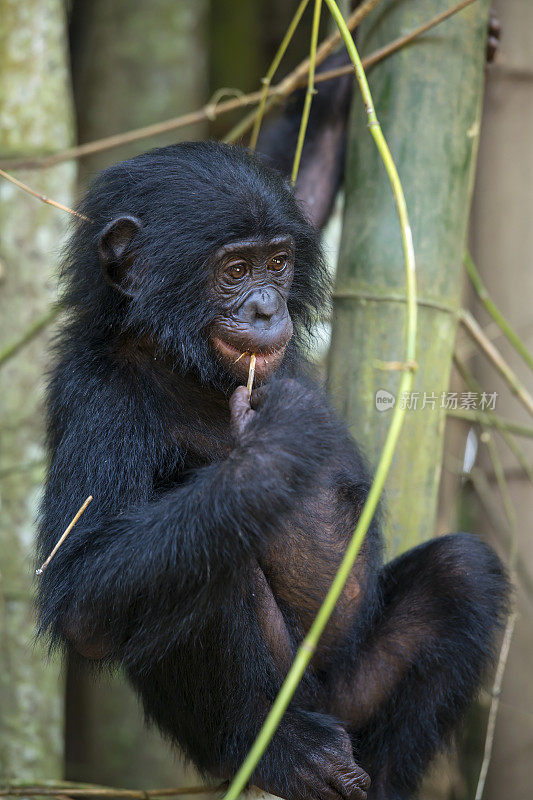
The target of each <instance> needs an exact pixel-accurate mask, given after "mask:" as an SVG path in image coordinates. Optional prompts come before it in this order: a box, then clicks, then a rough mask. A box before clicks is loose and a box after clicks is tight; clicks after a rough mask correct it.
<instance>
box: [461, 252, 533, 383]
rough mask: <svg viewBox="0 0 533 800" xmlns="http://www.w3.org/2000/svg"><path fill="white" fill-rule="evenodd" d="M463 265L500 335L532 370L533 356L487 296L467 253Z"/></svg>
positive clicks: (479, 276)
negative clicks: (503, 336) (501, 334)
mask: <svg viewBox="0 0 533 800" xmlns="http://www.w3.org/2000/svg"><path fill="white" fill-rule="evenodd" d="M464 265H465V269H466V272H467V274H468V277H469V278H470V281H471V283H472V286H473V287H474V289H475V290H476V292H477V295H478V297H479V299H480V300H481V302H482V303H483V305H484V306H485V308H486V309H487V311H488V312H489V314H490V316H491V317H492V319H493V320H494V322H495V323H496V325H497V326H498V327H499V329H500V330H501V331H502V333H503V334H504V335H505V336H506V337H507V339H508V340H509V342H510V343H511V344H512V345H513V347H514V349H515V350H516V351H517V353H519V354H520V355H521V356H522V358H523V359H524V361H525V362H526V364H527V365H528V367H529V368H530V369H533V355H532V354H531V353H530V352H529V350H528V348H527V347H526V345H525V343H524V342H523V341H522V339H521V338H520V336H519V335H518V334H517V332H516V331H515V330H514V328H513V327H512V326H511V324H510V323H509V322H508V321H507V320H506V318H505V317H504V315H503V314H502V312H501V311H500V309H499V308H498V306H497V305H496V303H495V302H494V301H493V300H492V298H491V296H490V295H489V293H488V291H487V288H486V286H485V284H484V283H483V281H482V279H481V275H480V274H479V272H478V271H477V269H476V265H475V263H474V259H473V258H472V256H471V255H470V253H469V252H468V251H467V252H466V253H465V256H464Z"/></svg>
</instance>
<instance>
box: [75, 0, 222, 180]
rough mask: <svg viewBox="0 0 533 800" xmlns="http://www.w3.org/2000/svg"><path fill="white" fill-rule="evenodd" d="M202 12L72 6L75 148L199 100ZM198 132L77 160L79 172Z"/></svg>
mask: <svg viewBox="0 0 533 800" xmlns="http://www.w3.org/2000/svg"><path fill="white" fill-rule="evenodd" d="M207 8H208V3H207V0H187V2H178V3H176V2H175V1H174V0H138V2H135V3H132V2H130V0H113V2H112V3H110V2H108V0H92V2H90V3H87V2H85V0H75V2H74V4H73V7H72V17H71V33H72V36H71V40H72V70H73V81H74V99H75V103H76V113H77V120H78V134H79V137H78V138H79V140H80V142H87V141H92V140H93V139H98V138H100V137H102V136H110V135H112V134H115V133H121V132H123V131H127V130H130V129H131V128H137V127H141V126H143V125H149V124H151V123H153V122H160V121H162V120H165V119H168V118H170V117H174V116H176V117H177V116H179V115H180V114H184V113H186V112H187V111H193V110H194V109H196V108H198V107H199V106H201V105H202V104H203V103H204V102H205V101H206V99H207V98H206V92H207V47H206V42H205V35H206V25H207ZM205 130H206V128H205V125H204V124H198V125H196V126H192V127H189V128H186V129H185V130H184V131H181V130H179V131H176V132H172V131H171V132H170V133H167V134H163V135H160V136H157V137H153V138H151V139H142V140H140V141H139V142H134V143H132V144H129V145H125V146H123V147H120V148H118V149H114V150H108V151H105V152H103V153H101V154H96V155H94V156H91V157H90V158H86V159H84V160H83V162H82V169H83V173H84V174H88V175H92V174H93V173H94V172H95V171H98V170H100V169H103V168H104V167H105V166H107V165H108V164H112V163H114V162H116V161H120V160H122V159H124V158H129V157H131V156H133V155H135V154H137V153H143V152H145V151H146V150H149V149H150V148H152V147H161V146H163V145H166V144H172V143H173V142H176V141H179V140H180V139H183V138H185V139H197V138H202V136H203V134H204V132H205Z"/></svg>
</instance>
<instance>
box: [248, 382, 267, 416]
mask: <svg viewBox="0 0 533 800" xmlns="http://www.w3.org/2000/svg"><path fill="white" fill-rule="evenodd" d="M267 397H268V388H267V387H266V386H258V387H257V388H256V389H254V390H253V392H252V396H251V398H250V405H251V407H252V408H253V409H254V411H257V410H258V409H259V408H261V406H262V405H263V403H264V402H265V400H266V399H267Z"/></svg>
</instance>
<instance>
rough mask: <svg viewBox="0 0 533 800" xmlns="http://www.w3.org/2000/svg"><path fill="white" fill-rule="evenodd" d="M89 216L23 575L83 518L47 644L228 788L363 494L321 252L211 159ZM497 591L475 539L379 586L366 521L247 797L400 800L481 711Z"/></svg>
mask: <svg viewBox="0 0 533 800" xmlns="http://www.w3.org/2000/svg"><path fill="white" fill-rule="evenodd" d="M81 211H82V213H83V214H84V215H86V216H87V217H88V218H89V219H90V220H91V222H86V221H84V220H77V221H76V226H77V227H76V230H75V231H74V233H73V236H72V240H71V244H70V248H69V251H68V253H67V255H66V259H65V265H64V272H63V278H64V282H65V293H64V303H65V307H66V309H67V311H68V317H67V321H66V322H65V324H64V326H63V329H62V331H61V333H60V336H59V340H58V345H57V360H56V364H55V367H54V371H53V376H52V379H51V383H50V388H49V418H48V441H49V447H50V456H51V465H50V471H49V475H48V480H47V485H46V492H45V496H44V500H43V504H42V513H41V520H40V543H39V555H38V559H39V560H42V559H43V558H44V557H45V555H47V554H48V553H49V551H50V550H51V548H52V546H53V545H54V543H55V541H56V540H57V538H58V533H59V532H61V530H62V529H63V528H64V526H65V525H66V524H67V523H68V522H69V521H70V519H71V518H72V516H73V514H74V512H75V511H76V509H77V508H78V506H79V505H80V503H81V502H82V500H83V499H84V498H85V497H86V496H87V495H88V494H92V495H93V496H94V501H93V502H92V503H91V505H90V506H89V507H88V509H87V511H86V512H85V514H84V515H83V516H82V518H81V519H80V521H79V522H78V523H77V525H76V527H75V528H74V529H73V531H72V533H71V534H70V536H69V537H68V539H67V540H66V541H65V542H64V544H63V545H62V547H61V548H60V549H59V551H58V552H57V554H56V555H55V557H54V559H53V560H52V562H51V563H50V565H49V567H48V568H47V570H46V572H45V573H44V575H43V576H42V578H41V579H40V583H39V609H40V630H41V631H42V632H49V634H50V635H51V638H52V641H53V643H55V644H63V645H65V646H66V647H67V648H68V649H69V650H70V651H71V653H74V652H75V651H76V652H77V653H78V654H81V656H82V657H84V658H85V659H93V660H99V661H100V663H102V664H107V663H114V664H119V665H121V666H122V667H123V669H124V670H125V672H126V674H127V676H128V678H129V680H130V681H131V683H132V684H133V686H134V687H135V689H136V690H137V692H138V693H139V696H140V698H141V700H142V702H143V705H144V709H145V711H146V715H147V717H148V719H150V720H152V721H153V722H155V723H156V724H157V726H158V727H159V728H160V730H161V731H162V732H163V733H164V734H165V735H166V736H168V737H169V738H170V739H171V740H172V741H173V742H175V743H177V744H178V745H179V746H180V747H181V749H182V750H183V752H184V753H185V754H186V755H187V756H188V757H189V758H190V759H191V760H192V761H193V762H194V763H195V764H196V766H197V767H198V768H199V769H200V770H201V771H202V772H203V773H204V774H208V775H212V776H215V777H221V778H229V777H231V775H232V774H233V773H234V772H235V771H236V769H237V768H238V767H239V765H240V764H241V763H242V761H243V759H244V757H245V755H246V753H247V752H248V750H249V748H250V746H251V744H252V742H253V740H254V737H255V736H256V734H257V732H258V731H259V729H260V726H261V724H262V722H263V720H264V718H265V715H266V714H267V712H268V709H269V707H270V705H271V703H272V701H273V699H274V697H275V695H276V693H277V691H278V689H279V687H280V685H281V682H282V680H283V677H284V675H285V674H286V672H287V669H288V667H289V665H290V663H291V659H292V657H293V655H294V652H295V649H296V647H297V646H298V643H299V642H300V641H301V639H302V637H303V636H304V635H305V633H306V631H307V630H308V628H309V625H310V624H311V621H312V619H313V618H314V615H315V614H316V612H317V610H318V608H319V606H320V603H321V602H322V600H323V598H324V596H325V594H326V591H327V589H328V587H329V585H330V582H331V580H332V578H333V576H334V574H335V571H336V569H337V567H338V565H339V563H340V560H341V558H342V555H343V553H344V550H345V547H346V545H347V542H348V540H349V537H350V535H351V533H352V531H353V528H354V526H355V524H356V522H357V519H358V516H359V514H360V510H361V507H362V505H363V503H364V501H365V497H366V494H367V491H368V487H369V482H370V478H369V475H368V472H367V469H366V467H365V464H364V461H363V458H362V457H361V455H360V453H359V450H358V448H357V445H356V444H355V442H354V441H353V439H352V438H351V437H350V435H349V434H348V432H347V430H346V428H345V426H344V425H343V424H342V423H341V422H340V421H339V419H338V418H337V417H336V415H335V414H334V412H333V411H332V410H331V408H330V407H329V405H328V403H327V400H326V399H325V397H324V395H323V394H322V392H321V390H320V389H319V388H318V387H317V386H316V385H314V384H313V382H312V381H311V379H310V378H309V377H307V370H306V364H305V343H306V339H307V333H308V331H309V329H310V327H311V325H312V324H313V322H314V321H315V320H316V317H317V314H318V313H319V312H320V310H321V309H322V308H323V307H324V304H325V303H326V302H327V299H328V284H327V279H326V277H325V270H324V266H323V262H322V258H321V254H320V248H319V242H318V234H317V232H316V230H315V229H314V228H313V227H312V226H311V225H310V224H309V223H308V222H307V221H306V219H305V218H304V216H303V215H302V213H301V211H300V210H299V208H298V205H297V203H296V200H295V198H294V196H293V194H292V193H291V191H290V190H289V189H288V188H287V184H286V182H285V181H284V179H283V178H282V177H281V176H280V175H279V174H277V173H276V172H274V171H272V170H271V169H269V168H268V167H266V166H264V165H263V164H262V163H261V162H260V161H259V160H258V159H257V158H256V157H254V156H253V155H251V154H248V153H247V152H246V151H245V150H242V149H239V148H234V147H230V146H225V145H221V144H215V143H201V142H196V143H185V144H180V145H176V146H172V147H167V148H163V149H159V150H154V151H152V152H150V153H147V154H146V155H142V156H138V157H136V158H133V159H131V160H129V161H126V162H124V163H121V164H117V165H115V166H113V167H110V168H109V169H107V170H106V171H105V172H104V173H102V174H101V175H100V176H99V177H98V178H97V180H96V182H95V183H94V185H93V186H92V188H91V189H90V190H89V193H88V195H87V197H86V198H85V200H84V202H83V204H82V205H81ZM369 335H371V334H370V333H369ZM251 353H255V354H256V356H257V366H256V376H257V384H258V388H257V390H256V391H254V393H253V394H252V398H251V402H250V401H249V400H248V395H247V391H246V389H245V387H243V385H242V384H243V383H245V382H246V376H247V373H248V367H249V363H250V354H251ZM412 501H413V502H415V503H416V502H417V498H416V496H413V498H412ZM506 595H507V582H506V578H505V576H504V573H503V570H502V566H501V564H500V562H499V560H498V559H497V557H496V556H495V555H494V553H492V551H491V550H490V549H489V548H488V547H486V546H485V545H484V544H482V543H481V542H480V541H478V540H477V539H476V538H474V537H471V536H468V535H463V534H461V535H455V536H447V537H442V538H439V539H436V540H433V541H430V542H428V543H426V544H424V545H422V546H420V547H417V548H416V549H414V550H411V551H409V552H408V553H406V554H405V555H403V556H401V557H400V558H398V559H396V560H395V561H393V562H392V563H390V564H387V565H385V566H383V564H382V558H381V537H380V531H379V525H378V521H377V520H374V521H373V523H372V525H371V527H370V530H369V532H368V535H367V537H366V540H365V543H364V545H363V548H362V550H361V553H360V555H359V558H358V560H357V563H356V565H355V567H354V569H353V571H352V574H351V576H350V579H349V581H348V583H347V586H346V588H345V590H344V592H343V594H342V597H341V599H340V602H339V604H338V606H337V608H336V610H335V612H334V614H333V617H332V619H331V621H330V623H329V624H328V626H327V629H326V631H325V634H324V636H323V638H322V640H321V642H320V645H319V647H318V650H317V652H316V654H315V656H314V659H313V662H312V667H311V668H310V669H309V670H308V672H307V673H306V675H305V677H304V680H303V682H302V684H301V686H300V688H299V690H298V692H297V695H296V697H295V699H294V700H293V702H292V703H291V705H290V707H289V709H288V711H287V713H286V715H285V716H284V718H283V721H282V723H281V725H280V727H279V729H278V731H277V733H276V734H275V736H274V739H273V741H272V743H271V744H270V746H269V748H268V750H267V752H266V753H265V755H264V756H263V758H262V759H261V761H260V764H259V766H258V767H257V770H256V772H255V774H254V776H253V782H254V783H255V784H257V785H259V786H261V787H263V788H264V789H266V790H268V791H270V792H273V793H275V794H277V795H281V796H282V797H285V798H287V800H311V798H312V799H313V800H339V798H343V800H364V798H366V797H368V798H380V799H381V800H393V798H405V797H407V796H408V795H409V794H410V793H411V792H412V791H413V789H414V788H415V787H416V785H417V782H418V780H419V778H420V776H421V774H422V773H423V771H424V770H425V768H426V766H427V764H428V762H429V760H430V759H431V757H432V755H433V754H434V753H435V752H436V751H437V750H438V748H439V747H441V746H442V745H443V743H445V741H446V740H447V738H448V737H449V735H450V734H451V732H452V731H453V729H454V727H455V726H456V724H457V723H458V721H459V720H460V718H461V716H462V715H463V713H464V711H465V710H466V708H467V706H468V704H469V703H470V701H471V700H472V698H473V697H474V695H475V693H476V691H477V688H478V685H479V682H480V679H481V676H482V673H483V670H484V667H485V666H486V664H487V661H488V660H489V658H490V655H491V652H492V646H493V637H494V634H495V631H496V628H497V626H498V624H499V622H500V621H501V618H502V615H503V614H504V609H505V601H506ZM370 780H371V783H370Z"/></svg>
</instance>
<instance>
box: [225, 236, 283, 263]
mask: <svg viewBox="0 0 533 800" xmlns="http://www.w3.org/2000/svg"><path fill="white" fill-rule="evenodd" d="M281 248H283V249H284V250H288V251H289V252H290V253H292V252H293V251H294V239H293V238H292V236H291V235H290V234H280V235H279V236H269V237H267V236H263V235H260V236H251V237H248V238H247V239H238V240H235V241H232V242H226V243H225V244H223V245H222V246H221V247H219V248H218V249H217V250H216V252H215V254H214V258H215V260H216V261H221V260H223V259H224V258H227V257H228V256H235V255H240V256H243V257H244V258H246V257H247V256H249V257H257V256H259V257H262V256H265V257H266V256H268V255H270V254H271V253H273V252H277V251H278V250H280V249H281Z"/></svg>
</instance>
